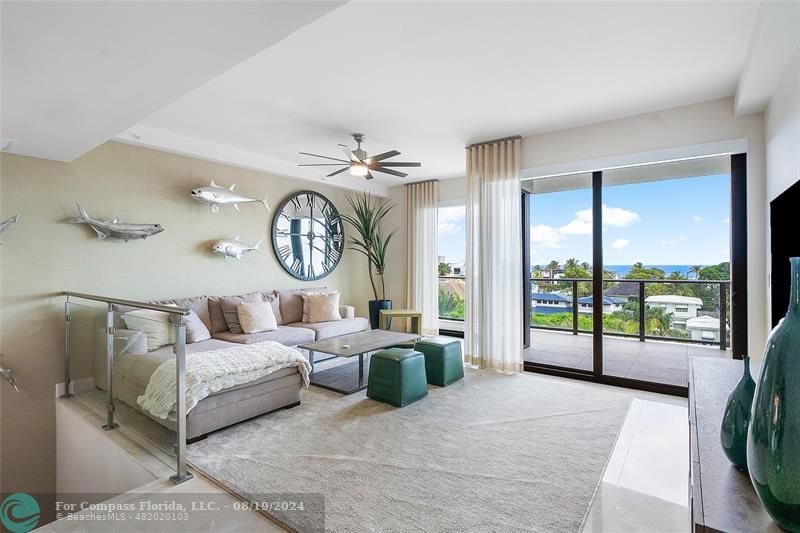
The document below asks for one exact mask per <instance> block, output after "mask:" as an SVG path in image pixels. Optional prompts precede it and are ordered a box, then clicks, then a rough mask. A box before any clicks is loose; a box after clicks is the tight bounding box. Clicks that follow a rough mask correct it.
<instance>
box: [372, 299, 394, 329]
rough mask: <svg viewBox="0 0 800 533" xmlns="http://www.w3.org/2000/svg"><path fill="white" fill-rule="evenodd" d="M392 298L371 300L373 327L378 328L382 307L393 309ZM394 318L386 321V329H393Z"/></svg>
mask: <svg viewBox="0 0 800 533" xmlns="http://www.w3.org/2000/svg"><path fill="white" fill-rule="evenodd" d="M391 308H392V301H391V300H370V301H369V325H370V327H371V328H372V329H378V327H379V326H380V320H381V315H380V312H381V309H391ZM391 327H392V319H391V318H390V319H389V320H387V321H386V329H391Z"/></svg>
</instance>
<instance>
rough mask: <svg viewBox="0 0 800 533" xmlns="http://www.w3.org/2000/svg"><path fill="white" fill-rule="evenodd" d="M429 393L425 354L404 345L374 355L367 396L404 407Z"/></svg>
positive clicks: (370, 364)
mask: <svg viewBox="0 0 800 533" xmlns="http://www.w3.org/2000/svg"><path fill="white" fill-rule="evenodd" d="M427 395H428V381H427V379H426V378H425V356H423V355H422V354H421V353H419V352H417V351H415V350H409V349H402V348H389V349H388V350H381V351H380V352H377V353H375V354H373V356H372V358H371V359H370V361H369V380H368V381H367V397H368V398H372V399H373V400H376V401H379V402H383V403H388V404H391V405H394V406H395V407H403V406H404V405H408V404H410V403H412V402H416V401H417V400H420V399H422V398H424V397H425V396H427Z"/></svg>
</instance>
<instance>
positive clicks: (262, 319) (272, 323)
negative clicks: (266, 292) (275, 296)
mask: <svg viewBox="0 0 800 533" xmlns="http://www.w3.org/2000/svg"><path fill="white" fill-rule="evenodd" d="M236 311H237V313H238V314H239V324H241V326H242V330H243V331H244V332H245V333H247V334H250V333H260V332H262V331H275V330H276V329H278V321H277V320H276V319H275V313H274V312H273V310H272V304H271V303H270V302H255V303H249V302H242V303H240V304H239V305H237V306H236Z"/></svg>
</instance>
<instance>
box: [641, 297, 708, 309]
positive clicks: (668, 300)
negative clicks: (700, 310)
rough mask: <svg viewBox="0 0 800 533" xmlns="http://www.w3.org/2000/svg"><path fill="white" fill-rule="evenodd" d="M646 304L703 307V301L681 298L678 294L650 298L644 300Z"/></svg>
mask: <svg viewBox="0 0 800 533" xmlns="http://www.w3.org/2000/svg"><path fill="white" fill-rule="evenodd" d="M644 301H645V302H647V303H650V304H685V305H697V306H700V307H702V306H703V300H701V299H700V298H694V297H692V296H679V295H677V294H662V295H658V296H648V297H647V298H645V299H644Z"/></svg>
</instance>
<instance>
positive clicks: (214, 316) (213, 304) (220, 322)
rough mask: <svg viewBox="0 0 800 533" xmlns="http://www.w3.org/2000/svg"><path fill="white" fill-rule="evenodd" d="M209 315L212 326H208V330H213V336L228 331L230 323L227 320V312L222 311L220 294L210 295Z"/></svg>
mask: <svg viewBox="0 0 800 533" xmlns="http://www.w3.org/2000/svg"><path fill="white" fill-rule="evenodd" d="M208 316H209V320H210V322H211V327H210V328H208V330H209V331H210V332H211V335H212V336H213V335H214V333H219V332H221V331H228V323H227V322H225V314H224V313H223V312H222V306H221V305H220V303H219V296H209V297H208Z"/></svg>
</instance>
